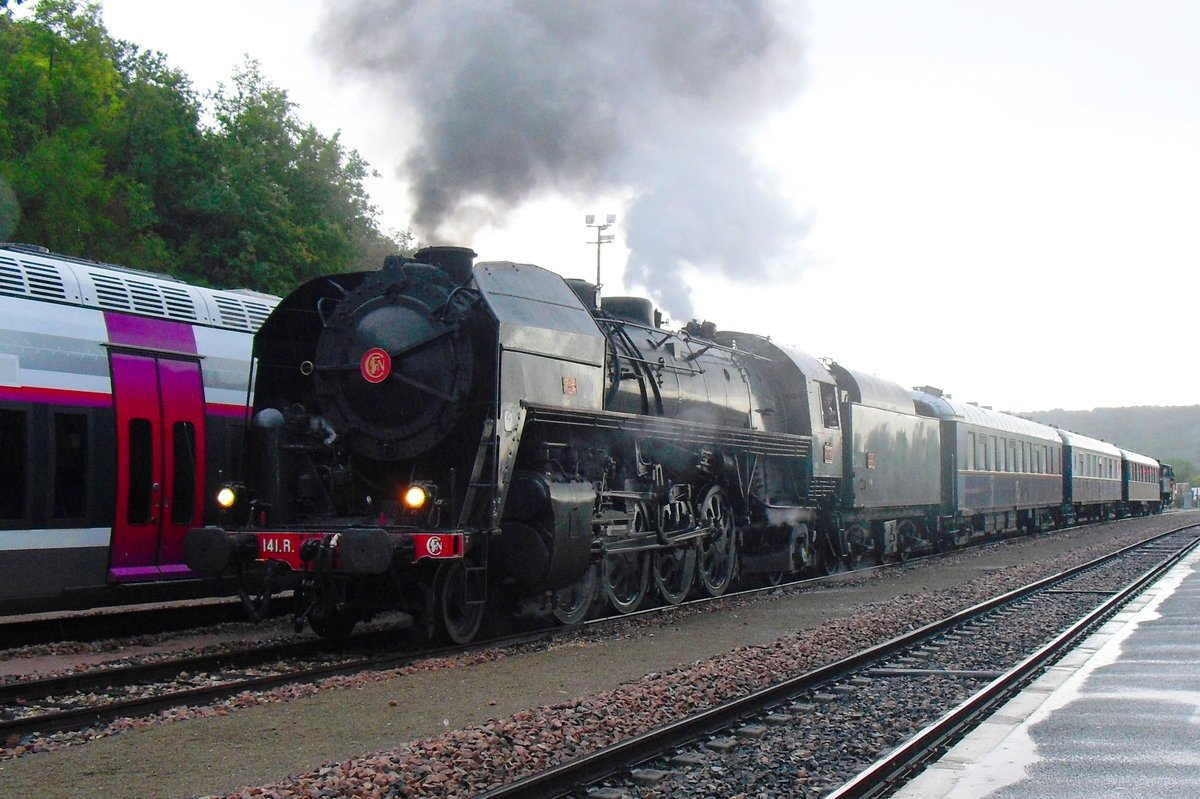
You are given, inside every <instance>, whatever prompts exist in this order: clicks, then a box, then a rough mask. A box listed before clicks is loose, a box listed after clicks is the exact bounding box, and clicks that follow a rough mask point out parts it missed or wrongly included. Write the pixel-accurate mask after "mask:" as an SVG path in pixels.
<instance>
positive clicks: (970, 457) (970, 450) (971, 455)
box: [967, 433, 975, 472]
mask: <svg viewBox="0 0 1200 799" xmlns="http://www.w3.org/2000/svg"><path fill="white" fill-rule="evenodd" d="M967 471H971V472H973V471H975V434H974V433H967Z"/></svg>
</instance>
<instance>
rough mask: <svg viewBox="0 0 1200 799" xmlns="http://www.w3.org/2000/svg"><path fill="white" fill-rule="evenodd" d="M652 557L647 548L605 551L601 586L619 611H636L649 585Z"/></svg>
mask: <svg viewBox="0 0 1200 799" xmlns="http://www.w3.org/2000/svg"><path fill="white" fill-rule="evenodd" d="M649 560H650V559H649V557H647V555H646V554H645V553H644V552H618V553H616V554H612V555H605V556H604V562H603V563H602V564H601V567H600V571H601V590H603V591H604V596H605V597H606V598H607V599H608V603H609V604H610V605H612V607H613V610H615V611H617V612H618V613H633V612H634V611H635V610H637V609H638V608H639V607H641V605H642V600H643V599H645V598H646V590H647V589H648V588H649V587H650V568H649Z"/></svg>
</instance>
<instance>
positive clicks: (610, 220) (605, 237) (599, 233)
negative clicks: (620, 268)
mask: <svg viewBox="0 0 1200 799" xmlns="http://www.w3.org/2000/svg"><path fill="white" fill-rule="evenodd" d="M583 223H584V224H585V225H587V226H588V227H590V228H595V230H596V240H595V241H589V242H587V243H588V244H595V245H596V307H597V308H599V307H600V285H601V284H600V245H601V244H608V243H609V242H611V241H612V240H613V234H611V233H605V232H604V231H606V230H608V229H609V228H610V227H612V226H613V225H615V224H616V223H617V215H616V214H608V216H606V217H605V219H604V224H599V223H597V222H596V215H595V214H588V215H587V216H585V217H584V218H583Z"/></svg>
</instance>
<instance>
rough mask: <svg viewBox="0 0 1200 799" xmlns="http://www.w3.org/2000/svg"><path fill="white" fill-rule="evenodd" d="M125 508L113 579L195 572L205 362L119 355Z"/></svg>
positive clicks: (119, 508) (120, 506)
mask: <svg viewBox="0 0 1200 799" xmlns="http://www.w3.org/2000/svg"><path fill="white" fill-rule="evenodd" d="M111 360H112V377H113V401H114V403H115V405H116V416H117V480H116V485H117V502H116V518H115V520H114V522H113V535H112V554H111V556H110V561H109V579H111V580H115V581H117V582H127V581H132V580H154V579H162V578H164V577H171V576H183V575H186V574H188V570H187V567H186V566H184V565H183V535H184V533H186V532H187V530H188V528H189V527H192V526H195V525H198V524H199V523H200V519H201V515H202V512H203V507H204V496H203V479H204V388H203V384H202V383H201V380H200V364H199V362H197V361H193V360H179V359H173V358H162V357H157V356H154V355H142V354H135V353H128V352H113V353H112V359H111Z"/></svg>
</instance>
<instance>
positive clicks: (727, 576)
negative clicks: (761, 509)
mask: <svg viewBox="0 0 1200 799" xmlns="http://www.w3.org/2000/svg"><path fill="white" fill-rule="evenodd" d="M700 516H701V518H702V519H703V520H704V522H705V523H706V524H709V525H711V526H712V528H713V532H712V533H711V534H710V535H709V536H707V537H706V538H704V539H701V541H700V543H699V544H698V545H697V548H698V561H699V573H698V576H699V578H700V587H701V588H703V589H704V593H706V594H708V595H709V596H720V595H721V594H723V593H725V589H727V588H728V587H729V583H730V582H731V581H732V580H733V572H734V568H735V565H736V563H737V531H736V530H735V529H734V524H733V508H731V507H730V506H729V502H728V500H727V498H726V496H725V492H724V491H723V490H722V489H721V487H720V486H713V487H712V488H710V489H709V490H708V492H707V493H705V495H704V500H703V501H702V502H701V503H700Z"/></svg>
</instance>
